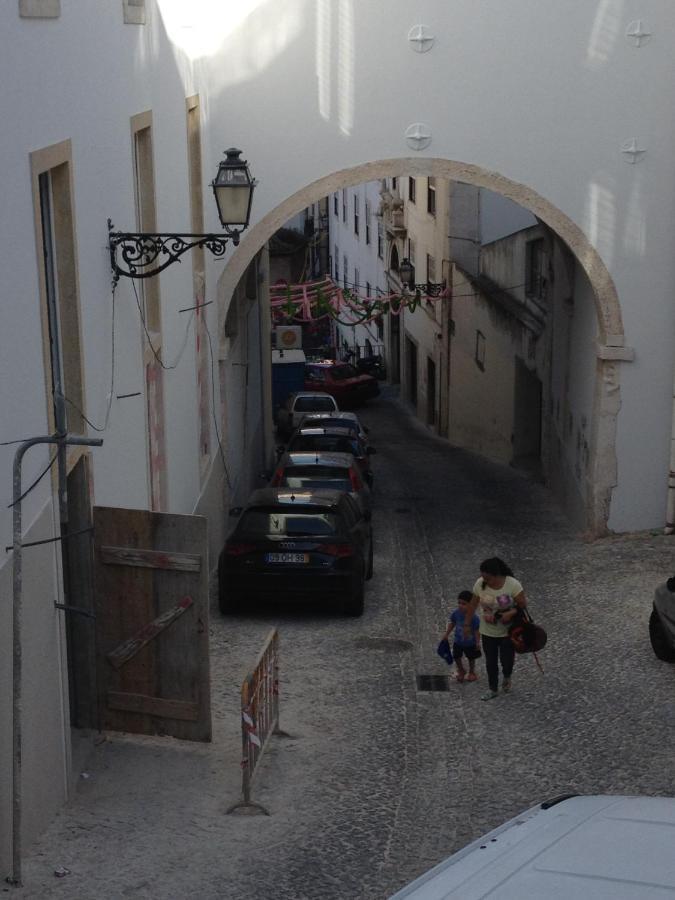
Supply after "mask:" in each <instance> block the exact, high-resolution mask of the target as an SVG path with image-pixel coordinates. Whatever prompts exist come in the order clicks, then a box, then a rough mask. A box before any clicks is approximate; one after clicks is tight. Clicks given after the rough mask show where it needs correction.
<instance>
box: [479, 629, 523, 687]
mask: <svg viewBox="0 0 675 900" xmlns="http://www.w3.org/2000/svg"><path fill="white" fill-rule="evenodd" d="M480 639H481V643H482V644H483V653H484V654H485V668H486V669H487V676H488V684H489V685H490V690H491V691H495V692H496V691H497V690H499V663H500V662H501V664H502V674H503V676H504V678H510V677H511V673H512V672H513V663H514V660H515V656H516V651H515V650H514V647H513V644H512V643H511V638H510V637H498V638H497V637H488V635H486V634H481V636H480Z"/></svg>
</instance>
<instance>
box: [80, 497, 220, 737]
mask: <svg viewBox="0 0 675 900" xmlns="http://www.w3.org/2000/svg"><path fill="white" fill-rule="evenodd" d="M94 553H95V559H94V569H95V585H96V587H95V605H96V643H97V675H98V678H97V680H98V695H99V712H100V721H101V728H102V729H104V730H111V731H130V732H135V733H138V734H166V735H171V736H172V737H176V738H182V739H184V740H191V741H210V740H211V700H210V677H209V643H208V640H209V609H208V551H207V534H206V519H204V518H202V517H200V516H179V515H169V514H167V513H153V512H148V511H146V510H135V509H118V508H113V507H100V506H99V507H95V508H94Z"/></svg>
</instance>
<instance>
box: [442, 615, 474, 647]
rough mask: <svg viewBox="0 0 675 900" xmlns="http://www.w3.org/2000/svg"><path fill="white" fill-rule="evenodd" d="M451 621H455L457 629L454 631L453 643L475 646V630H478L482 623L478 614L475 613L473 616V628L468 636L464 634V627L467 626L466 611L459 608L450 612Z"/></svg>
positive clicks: (461, 645)
mask: <svg viewBox="0 0 675 900" xmlns="http://www.w3.org/2000/svg"><path fill="white" fill-rule="evenodd" d="M449 621H450V622H453V623H454V626H455V631H454V634H453V635H452V639H453V643H455V644H459V645H460V647H475V646H476V639H475V638H474V632H475V631H478V626H479V625H480V619H479V618H478V616H477V615H476V614H475V613H474V616H473V618H472V619H471V630H470V631H469V634H468V635H466V636H465V634H464V628H465V622H464V613H463V612H462V611H461V610H459V609H455V610H453V611H452V613H451V614H450V620H449Z"/></svg>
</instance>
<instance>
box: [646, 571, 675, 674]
mask: <svg viewBox="0 0 675 900" xmlns="http://www.w3.org/2000/svg"><path fill="white" fill-rule="evenodd" d="M649 640H650V642H651V645H652V650H653V651H654V654H655V656H656V658H657V659H662V660H663V661H664V662H670V663H672V662H675V578H669V579H668V581H666V582H665V584H660V585H659V586H658V587H657V588H656V590H655V591H654V604H653V607H652V613H651V616H650V617H649Z"/></svg>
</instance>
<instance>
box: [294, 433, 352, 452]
mask: <svg viewBox="0 0 675 900" xmlns="http://www.w3.org/2000/svg"><path fill="white" fill-rule="evenodd" d="M288 449H289V451H290V452H291V453H296V452H299V451H302V450H318V451H324V452H326V453H353V454H354V455H355V456H358V455H359V445H358V441H353V440H350V439H349V438H348V437H342V436H341V435H333V434H298V435H297V436H296V437H294V438H293V440H292V441H291V442H290V444H289V445H288Z"/></svg>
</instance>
